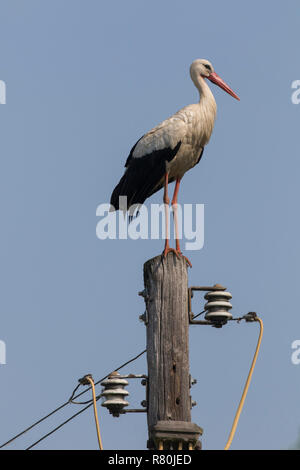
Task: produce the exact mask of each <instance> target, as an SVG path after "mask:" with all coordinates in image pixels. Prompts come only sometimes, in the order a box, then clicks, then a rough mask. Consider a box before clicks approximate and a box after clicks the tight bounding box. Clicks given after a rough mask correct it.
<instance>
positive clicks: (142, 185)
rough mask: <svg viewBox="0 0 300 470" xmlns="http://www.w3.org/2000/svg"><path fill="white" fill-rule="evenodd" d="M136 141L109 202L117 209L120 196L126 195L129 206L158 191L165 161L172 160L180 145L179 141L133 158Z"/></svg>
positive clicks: (164, 168) (139, 202)
mask: <svg viewBox="0 0 300 470" xmlns="http://www.w3.org/2000/svg"><path fill="white" fill-rule="evenodd" d="M138 142H139V141H138ZM138 142H137V143H138ZM137 143H136V144H135V145H134V147H133V148H132V149H131V152H130V154H129V156H128V158H127V161H126V165H125V166H126V167H127V169H126V170H125V173H124V175H123V176H122V178H121V180H120V182H119V184H118V185H117V186H116V187H115V189H114V191H113V193H112V196H111V200H110V203H111V205H112V206H113V207H114V208H115V209H116V210H118V209H119V197H120V196H127V207H128V208H129V207H130V206H132V205H133V204H143V203H144V201H145V200H146V199H147V198H148V197H150V196H151V195H152V194H154V193H155V192H156V191H158V190H159V189H160V188H161V187H162V185H161V184H159V183H160V181H161V179H162V178H163V176H164V174H165V172H166V162H170V161H171V160H173V158H174V157H175V155H176V154H177V152H178V150H179V148H180V145H181V141H179V142H178V144H177V145H176V147H174V148H173V149H171V148H170V147H168V148H164V149H161V150H155V151H154V152H152V153H149V154H147V155H144V156H143V157H139V158H134V157H133V155H132V154H133V151H134V149H135V147H136V145H137Z"/></svg>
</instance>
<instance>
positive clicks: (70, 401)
mask: <svg viewBox="0 0 300 470" xmlns="http://www.w3.org/2000/svg"><path fill="white" fill-rule="evenodd" d="M146 351H147V349H144V351H142V352H141V353H139V354H138V355H137V356H135V357H133V358H132V359H129V360H128V361H126V362H124V364H122V365H121V366H119V367H118V368H117V369H114V370H115V371H118V370H120V369H122V368H123V367H125V366H126V365H128V364H130V363H131V362H133V361H135V360H136V359H138V358H139V357H140V356H142V355H143V354H145V352H146ZM110 374H111V372H109V374H107V375H106V376H105V377H102V378H101V379H100V380H98V381H97V382H95V385H98V384H99V383H100V382H102V381H103V380H105V379H106V378H107V377H108V376H109V375H110ZM79 386H80V384H78V385H77V387H76V388H75V389H74V390H73V392H72V395H71V397H70V398H69V400H68V401H66V402H65V403H63V404H62V405H60V406H58V407H57V408H55V409H54V410H53V411H51V412H50V413H48V414H47V415H45V416H43V417H42V418H40V419H39V420H38V421H36V422H35V423H33V424H31V425H30V426H28V428H26V429H24V431H21V432H20V433H19V434H17V435H16V436H14V437H12V438H11V439H9V440H8V441H6V442H4V444H2V445H1V446H0V449H2V448H3V447H5V446H7V445H8V444H10V443H11V442H13V441H14V440H16V439H18V438H19V437H21V436H22V435H24V434H25V433H26V432H28V431H30V430H31V429H32V428H34V427H35V426H37V425H38V424H40V423H42V422H43V421H45V420H46V419H47V418H49V417H50V416H52V415H54V414H55V413H57V412H58V411H60V410H61V409H62V408H64V407H65V406H66V405H69V404H70V403H75V404H80V405H82V404H85V403H89V402H90V400H89V401H88V402H74V401H73V399H76V398H78V397H80V396H81V395H83V394H84V393H86V392H88V391H89V390H91V388H92V387H88V388H86V389H85V390H83V391H82V392H80V393H78V394H77V395H76V396H74V394H75V393H76V391H77V390H78V388H79ZM99 398H100V395H99V396H97V400H98V399H99ZM91 405H92V402H91V403H89V405H88V406H86V407H85V408H83V409H82V410H80V411H79V412H77V413H75V414H74V415H73V416H71V417H70V418H69V419H67V420H66V421H64V422H63V423H62V424H60V425H59V426H57V427H56V428H55V429H53V430H52V431H50V432H49V433H48V434H46V435H45V436H43V437H42V438H41V439H39V440H38V441H36V442H35V443H34V444H32V445H31V446H30V447H28V449H26V450H29V449H31V448H32V447H33V446H35V445H36V444H38V443H39V442H40V441H41V440H43V439H45V438H46V437H48V436H50V435H51V434H53V433H54V432H55V431H57V430H58V429H60V428H61V427H62V426H64V425H65V424H66V423H68V422H69V421H71V420H72V419H73V418H75V417H76V416H78V415H79V414H80V413H82V412H83V411H85V410H86V409H88V408H89V407H90V406H91Z"/></svg>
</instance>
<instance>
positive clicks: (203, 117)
mask: <svg viewBox="0 0 300 470" xmlns="http://www.w3.org/2000/svg"><path fill="white" fill-rule="evenodd" d="M193 82H194V84H195V86H196V88H197V89H198V91H199V95H200V99H199V103H198V113H199V124H200V128H201V131H200V132H201V134H202V139H203V140H202V143H203V145H206V144H207V142H208V141H209V139H210V136H211V133H212V130H213V127H214V123H215V118H216V113H217V103H216V100H215V98H214V95H213V94H212V91H211V89H210V88H209V86H208V85H207V83H206V81H205V79H204V78H203V77H201V76H200V75H199V76H197V78H196V79H195V80H193Z"/></svg>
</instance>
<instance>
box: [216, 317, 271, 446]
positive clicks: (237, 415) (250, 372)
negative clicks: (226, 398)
mask: <svg viewBox="0 0 300 470" xmlns="http://www.w3.org/2000/svg"><path fill="white" fill-rule="evenodd" d="M253 321H257V322H259V326H260V330H259V337H258V341H257V345H256V349H255V353H254V356H253V360H252V364H251V367H250V371H249V374H248V377H247V380H246V383H245V386H244V390H243V393H242V397H241V400H240V403H239V406H238V408H237V411H236V414H235V417H234V420H233V424H232V427H231V431H230V434H229V438H228V441H227V443H226V445H225V447H224V450H228V449H229V448H230V446H231V443H232V441H233V438H234V435H235V432H236V428H237V425H238V422H239V419H240V415H241V412H242V409H243V406H244V403H245V399H246V396H247V393H248V389H249V385H250V382H251V378H252V374H253V371H254V367H255V364H256V360H257V356H258V353H259V349H260V345H261V340H262V336H263V331H264V324H263V321H262V319H261V318H259V317H255V318H254V320H253Z"/></svg>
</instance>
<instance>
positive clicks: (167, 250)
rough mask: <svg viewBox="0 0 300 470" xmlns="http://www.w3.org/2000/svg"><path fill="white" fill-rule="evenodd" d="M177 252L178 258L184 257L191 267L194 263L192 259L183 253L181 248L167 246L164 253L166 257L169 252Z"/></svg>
mask: <svg viewBox="0 0 300 470" xmlns="http://www.w3.org/2000/svg"><path fill="white" fill-rule="evenodd" d="M170 252H171V253H175V255H176V256H177V258H178V259H180V258H184V259H185V261H186V263H187V264H188V266H189V267H190V268H191V267H192V263H191V262H190V260H189V259H188V258H187V257H186V256H183V254H182V253H181V251H179V250H175V248H170V247H169V246H167V247H165V249H164V251H163V253H162V255H163V257H164V258H166V257H167V255H168V253H170Z"/></svg>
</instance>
